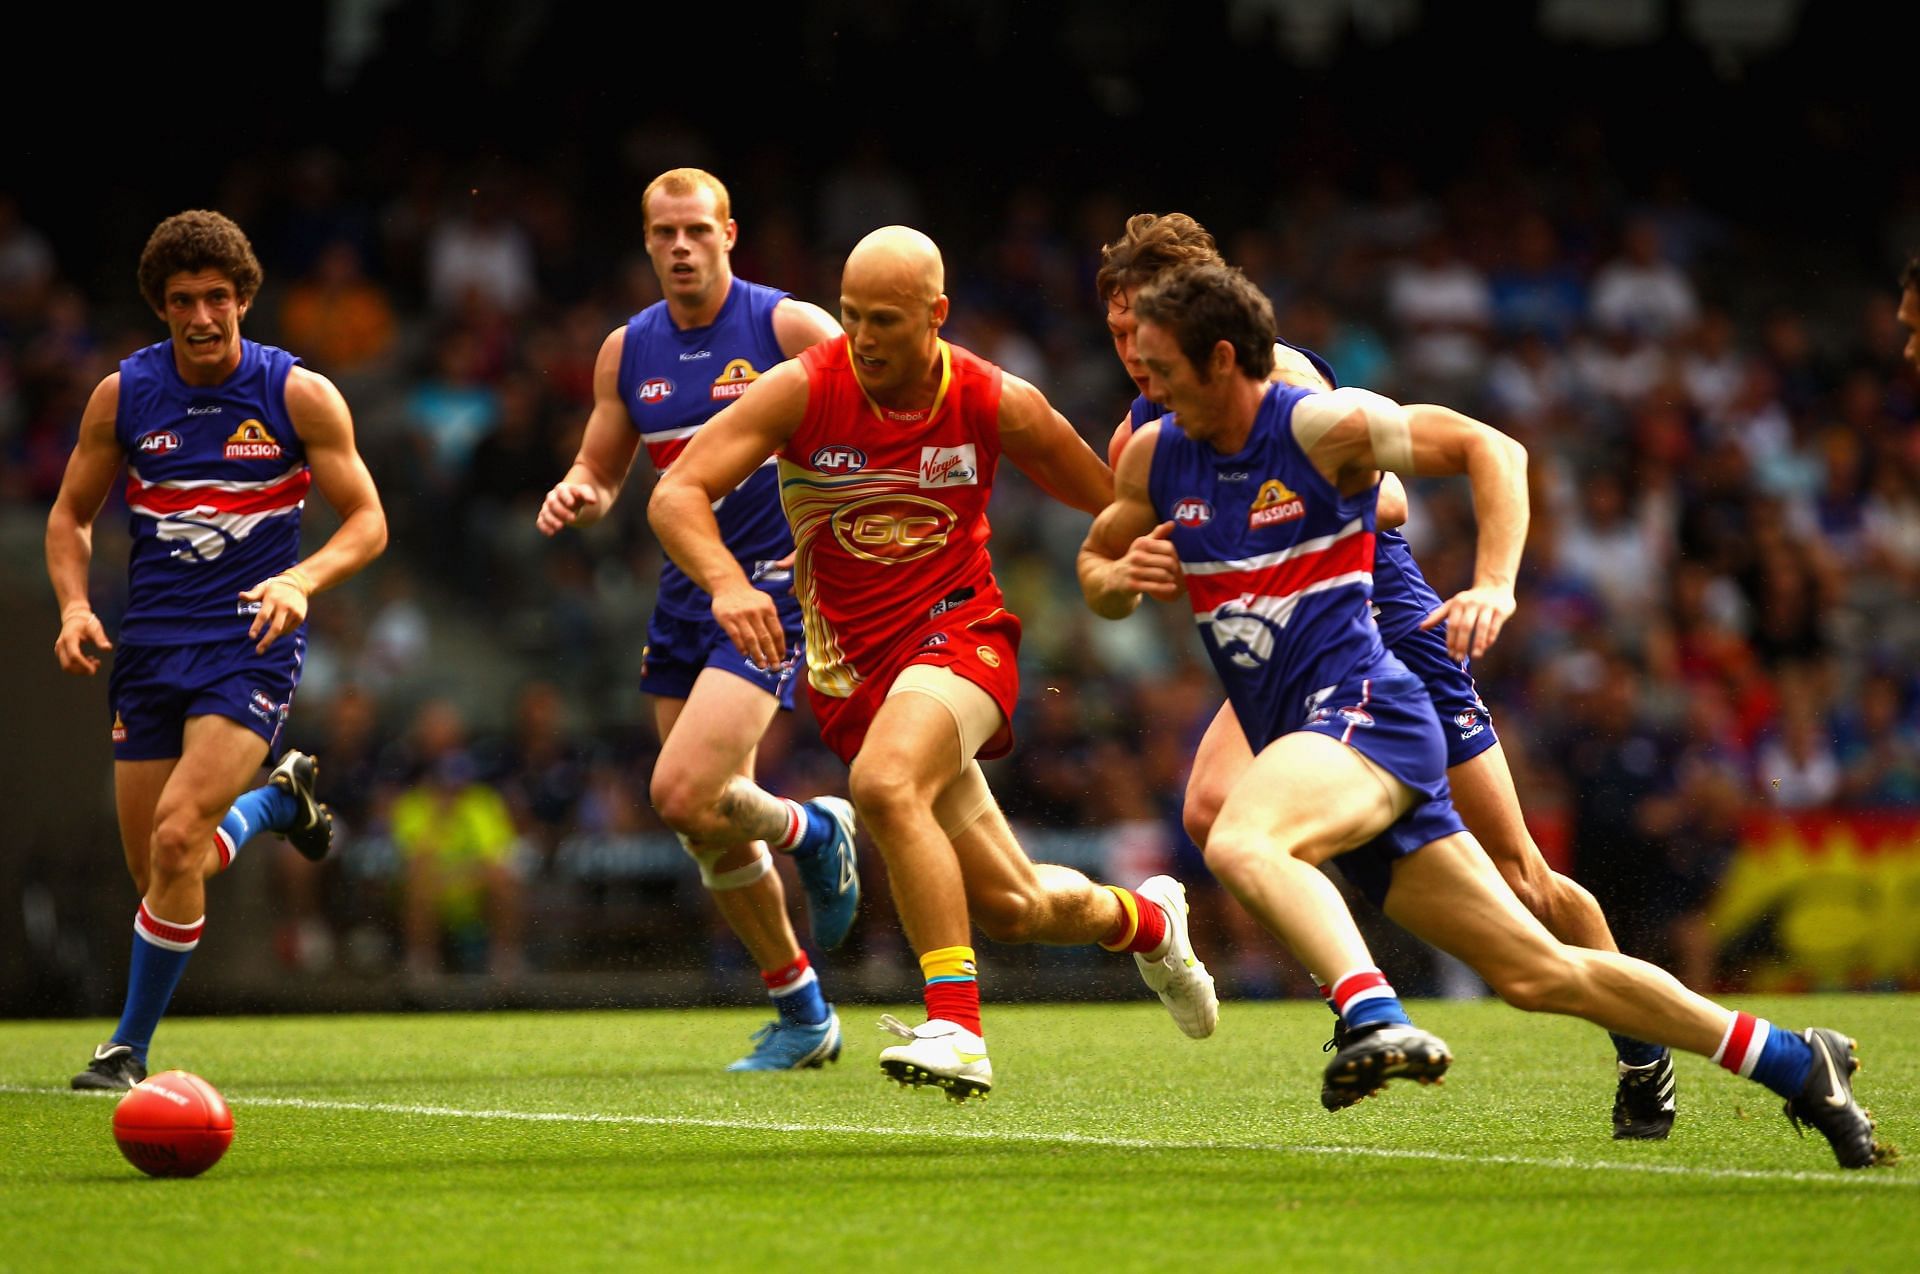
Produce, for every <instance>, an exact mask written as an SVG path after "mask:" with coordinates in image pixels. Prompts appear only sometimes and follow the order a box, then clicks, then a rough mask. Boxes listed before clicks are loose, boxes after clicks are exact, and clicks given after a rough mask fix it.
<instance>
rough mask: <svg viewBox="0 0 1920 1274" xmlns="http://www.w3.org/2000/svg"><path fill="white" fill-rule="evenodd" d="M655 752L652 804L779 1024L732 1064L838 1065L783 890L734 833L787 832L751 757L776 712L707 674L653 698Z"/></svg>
mask: <svg viewBox="0 0 1920 1274" xmlns="http://www.w3.org/2000/svg"><path fill="white" fill-rule="evenodd" d="M653 702H654V719H655V721H656V722H657V723H658V725H659V730H660V736H661V739H662V745H661V749H660V756H659V759H658V760H657V761H656V762H655V765H654V774H653V783H652V789H651V795H652V798H653V802H654V806H655V808H656V809H658V810H659V812H660V815H661V818H662V819H663V820H664V821H665V822H666V823H667V825H668V826H669V827H671V828H673V829H674V830H675V831H676V832H678V833H679V834H680V837H681V843H682V844H683V845H685V846H686V848H687V852H688V853H689V854H691V855H692V856H693V858H694V860H695V861H696V862H697V863H698V864H699V866H700V878H701V881H702V883H703V884H705V885H706V887H707V890H708V892H709V893H710V894H711V895H712V897H713V901H714V906H715V907H716V908H717V909H718V910H719V912H720V915H721V917H722V918H723V919H724V920H725V921H726V922H727V925H728V927H729V928H731V929H732V930H733V932H734V933H735V934H736V935H738V937H739V938H740V941H741V942H742V944H744V945H745V947H746V948H747V953H748V955H749V956H751V957H752V959H753V962H754V967H755V968H756V969H757V970H758V971H759V973H760V977H761V980H762V981H763V982H764V983H765V984H766V986H767V990H768V994H769V996H770V997H771V998H772V999H773V1002H774V1006H775V1008H776V1009H777V1010H778V1012H779V1017H778V1018H777V1019H776V1020H775V1021H774V1022H773V1023H772V1024H770V1025H769V1026H768V1027H767V1028H763V1030H762V1031H761V1032H760V1033H759V1034H758V1035H756V1036H755V1040H756V1047H755V1049H754V1050H753V1051H752V1052H751V1053H749V1054H748V1055H747V1056H746V1057H743V1058H740V1059H739V1060H738V1061H736V1062H734V1063H733V1068H734V1069H740V1070H792V1069H796V1068H800V1067H815V1066H819V1065H820V1064H821V1063H822V1062H824V1061H829V1060H832V1059H833V1058H836V1057H838V1056H839V1050H840V1026H839V1020H838V1018H837V1016H836V1015H835V1014H834V1012H833V1006H832V1005H830V1004H828V1003H827V1002H826V1000H825V999H824V998H823V997H822V995H821V992H820V987H819V975H818V974H817V973H816V972H814V970H813V969H812V967H811V965H810V963H809V961H808V959H807V955H806V953H805V952H804V951H802V950H801V948H800V943H799V940H798V939H797V938H796V937H795V935H794V931H793V925H792V923H791V922H790V921H789V919H788V917H787V902H786V891H785V889H784V887H783V886H782V885H781V883H780V875H779V873H778V872H776V871H774V870H773V862H772V859H771V858H770V857H769V856H768V852H767V845H766V841H765V838H764V837H753V838H747V839H739V838H738V837H739V832H738V830H737V825H738V823H739V822H741V821H743V820H742V818H741V813H742V811H743V810H744V811H746V817H745V820H744V821H746V822H747V823H748V824H749V825H750V826H752V825H755V819H756V814H755V813H754V811H755V810H756V809H757V810H759V811H760V814H761V815H771V816H772V817H771V818H770V819H769V818H765V817H762V818H760V825H764V824H766V823H768V822H772V821H777V823H778V827H779V831H778V832H776V833H775V834H776V835H779V834H783V833H785V832H786V831H787V830H788V828H789V827H790V825H791V822H792V816H791V813H790V810H791V806H790V804H789V803H788V802H785V801H782V800H780V798H778V797H775V796H773V795H772V794H771V793H769V792H767V791H766V790H765V789H763V788H761V787H760V786H759V785H758V784H757V783H755V782H754V781H753V766H754V756H755V752H756V750H757V748H758V746H759V742H760V737H761V736H762V735H763V734H765V733H766V729H767V726H768V724H769V723H770V722H771V721H772V719H773V714H774V712H776V711H777V710H778V703H777V701H776V700H775V699H774V697H773V696H772V695H770V694H768V693H767V692H766V691H765V690H763V689H761V688H760V687H758V686H755V685H753V684H751V683H750V682H747V681H745V680H743V679H741V678H739V677H736V676H734V675H733V674H731V673H728V672H725V671H722V670H718V669H708V670H707V671H705V672H703V673H701V674H700V676H699V677H697V678H695V680H694V684H693V689H692V692H691V693H690V694H689V696H688V697H687V698H686V699H685V700H680V699H667V698H659V697H656V698H655V699H654V701H653Z"/></svg>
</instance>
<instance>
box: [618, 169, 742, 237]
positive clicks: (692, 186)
mask: <svg viewBox="0 0 1920 1274" xmlns="http://www.w3.org/2000/svg"><path fill="white" fill-rule="evenodd" d="M703 186H704V187H705V188H706V189H708V190H711V191H712V192H713V215H714V218H715V219H716V220H717V221H719V222H720V224H721V225H723V226H724V225H725V224H726V223H727V222H728V221H729V220H730V219H731V218H732V217H733V200H732V199H731V198H730V197H729V196H728V195H727V188H726V187H725V186H724V185H722V184H721V182H720V179H719V178H718V177H716V176H714V175H713V174H712V173H710V172H708V171H707V170H706V169H704V168H669V169H668V170H667V171H666V172H663V173H661V174H660V175H659V176H658V177H655V178H654V179H653V180H652V181H650V182H648V183H647V189H646V192H645V193H644V194H642V195H641V196H640V221H641V224H642V225H643V226H644V225H646V224H648V222H649V219H650V218H651V217H652V216H653V211H652V209H653V196H654V192H655V191H664V192H666V193H667V194H669V195H673V196H674V197H676V198H684V197H685V196H687V195H690V194H692V193H693V192H694V191H696V190H698V189H700V188H701V187H703Z"/></svg>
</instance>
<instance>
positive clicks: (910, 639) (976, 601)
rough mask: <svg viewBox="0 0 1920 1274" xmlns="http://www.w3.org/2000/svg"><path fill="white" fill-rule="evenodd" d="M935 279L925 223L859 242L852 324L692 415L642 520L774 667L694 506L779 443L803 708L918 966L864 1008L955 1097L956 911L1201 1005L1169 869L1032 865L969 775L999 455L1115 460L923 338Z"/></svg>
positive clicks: (907, 1078) (940, 280) (1006, 715)
mask: <svg viewBox="0 0 1920 1274" xmlns="http://www.w3.org/2000/svg"><path fill="white" fill-rule="evenodd" d="M943 286H944V270H943V267H942V265H941V261H940V252H939V249H938V248H936V247H935V246H934V244H933V241H932V240H930V239H928V238H927V237H926V236H925V235H923V234H921V233H920V232H919V231H917V230H910V229H908V228H906V227H904V226H889V227H886V228H884V229H881V230H876V231H874V232H873V233H872V234H870V235H868V236H867V237H866V238H865V239H863V240H861V241H860V243H859V244H858V245H857V246H856V247H855V248H854V250H853V253H852V255H850V256H849V257H848V258H847V265H846V271H845V274H844V276H843V278H842V284H841V297H840V310H841V325H842V326H843V327H844V328H845V329H846V332H847V336H846V338H844V339H842V340H838V341H828V342H825V343H823V344H820V345H817V346H815V347H814V348H813V349H811V350H809V351H807V352H806V353H805V354H803V355H801V356H800V357H799V358H797V359H793V360H790V361H788V362H785V363H782V364H781V365H780V366H778V367H776V368H774V369H773V370H772V371H771V372H768V373H767V374H766V375H764V376H762V377H761V378H760V379H759V380H757V381H755V382H754V383H753V385H752V387H751V388H750V389H748V391H747V392H746V394H744V395H743V396H742V397H741V398H740V400H739V401H738V402H737V403H735V404H734V405H733V406H731V407H728V408H727V409H726V410H725V411H723V412H721V413H720V414H719V415H717V416H715V417H714V418H713V419H712V420H711V421H709V422H708V423H707V425H706V427H705V428H703V429H702V430H701V431H700V432H699V433H698V434H697V435H695V436H694V439H693V441H692V442H691V443H690V444H689V445H688V447H687V449H686V451H684V452H682V453H681V455H680V458H679V460H678V462H677V463H675V465H674V466H673V468H672V469H670V470H668V471H667V473H666V475H665V476H663V477H662V479H661V481H660V484H659V486H657V487H656V488H655V490H654V494H653V500H652V503H651V505H650V506H649V508H648V517H649V519H650V520H651V521H652V523H653V529H654V533H655V534H656V535H657V536H658V537H659V539H660V543H661V545H662V547H663V548H665V550H666V551H667V553H668V554H669V555H670V556H671V557H672V558H673V560H674V561H675V562H676V563H678V564H679V566H680V567H681V569H682V570H684V571H686V573H687V574H688V575H689V576H690V577H691V578H693V579H694V580H695V581H696V582H697V583H698V584H699V585H700V586H701V587H702V588H704V589H706V590H707V591H708V592H709V593H710V594H711V595H712V596H713V614H714V618H715V619H716V620H717V621H718V622H719V623H720V625H721V626H722V627H723V628H724V629H725V630H726V631H727V634H728V636H729V637H731V638H732V639H733V641H734V642H735V644H736V645H738V646H739V648H740V649H741V650H742V651H743V652H745V653H746V654H747V655H749V656H750V657H751V658H753V659H755V660H756V661H760V662H766V663H772V662H777V661H778V660H780V659H781V658H783V657H784V654H785V642H784V640H783V637H782V634H781V629H780V622H779V616H778V614H777V612H776V611H775V609H774V608H773V606H772V605H771V604H770V603H769V602H768V601H767V598H766V596H765V594H763V593H761V592H759V591H758V590H756V589H754V588H753V587H752V586H751V584H750V583H749V581H748V580H747V579H746V578H745V576H744V575H743V574H742V572H741V571H740V567H739V564H738V563H737V562H735V561H734V559H733V557H732V555H731V554H729V553H728V552H727V551H726V549H725V547H724V545H723V544H722V543H721V540H720V535H719V531H718V527H717V525H716V523H715V521H714V517H713V514H712V504H713V502H714V501H715V500H716V499H718V498H719V497H721V496H722V495H724V494H725V493H726V492H728V491H730V490H732V489H733V487H734V486H736V485H738V484H739V482H740V481H741V479H742V478H744V477H745V476H746V474H748V473H749V472H751V471H752V470H753V468H754V467H755V466H756V465H758V464H760V463H761V462H762V461H763V460H764V459H765V458H766V457H767V456H768V455H769V454H773V455H777V456H778V457H779V462H780V489H781V501H782V503H783V505H784V506H785V509H786V513H787V520H788V521H789V522H790V523H791V524H792V526H793V538H794V548H795V554H796V558H795V563H794V593H795V594H796V595H797V596H798V597H799V598H800V603H801V608H802V612H803V614H804V618H805V625H806V638H807V640H806V649H807V665H808V666H807V686H808V691H809V694H810V696H811V698H812V702H813V708H814V713H815V715H816V716H817V717H818V718H819V720H820V726H821V735H822V737H823V738H824V739H825V740H826V742H827V744H828V746H829V747H831V748H833V750H834V751H835V752H836V753H837V754H838V755H839V756H840V758H841V759H842V760H844V761H846V762H847V763H848V765H849V766H850V767H851V773H850V775H849V779H848V786H849V790H850V792H851V794H852V796H853V802H854V805H855V807H856V808H857V809H858V811H859V815H860V818H861V820H862V821H863V822H864V823H865V825H866V827H867V828H868V830H869V831H870V832H871V834H872V836H873V839H874V842H875V844H876V845H877V846H878V847H879V849H880V853H881V855H882V857H884V858H885V859H886V863H887V870H888V875H889V877H890V878H891V881H892V885H893V893H894V901H895V904H896V906H897V908H898V910H899V913H900V920H901V923H902V925H903V926H904V927H905V928H906V932H907V938H908V941H910V942H911V943H912V944H913V948H914V951H915V952H916V953H917V954H918V956H919V958H920V967H921V971H922V973H923V974H924V976H925V978H926V993H925V994H926V1006H927V1021H926V1022H925V1023H923V1024H922V1025H920V1026H918V1027H914V1028H909V1027H908V1026H907V1025H906V1024H905V1023H903V1022H900V1021H898V1020H897V1019H895V1018H892V1017H890V1016H889V1017H886V1018H883V1019H882V1025H883V1026H885V1027H886V1028H887V1029H889V1030H891V1031H893V1032H894V1033H895V1034H896V1035H898V1036H900V1037H901V1042H900V1043H898V1044H895V1045H893V1046H892V1047H890V1048H887V1049H885V1050H883V1051H882V1052H881V1054H880V1065H881V1069H882V1070H884V1071H885V1072H886V1073H887V1074H888V1075H890V1076H892V1077H893V1078H894V1079H896V1080H899V1081H900V1082H901V1083H903V1084H911V1085H915V1086H918V1085H922V1084H932V1085H935V1086H937V1087H940V1088H942V1089H944V1090H946V1092H947V1094H948V1095H949V1096H950V1097H953V1098H955V1099H956V1100H965V1099H966V1098H968V1097H971V1096H975V1095H982V1094H985V1093H986V1092H987V1091H988V1090H989V1089H991V1088H992V1086H993V1067H992V1063H990V1062H989V1061H988V1060H987V1048H986V1042H985V1040H984V1039H983V1038H982V1036H981V1025H980V994H979V985H978V982H977V980H976V966H975V959H974V952H973V948H972V946H971V942H972V929H971V924H972V922H975V921H977V922H978V923H979V925H980V928H981V930H982V931H983V932H984V933H986V934H987V936H989V937H991V938H994V939H995V940H997V941H1001V942H1044V943H1053V944H1061V945H1072V944H1079V943H1092V942H1098V943H1100V944H1101V945H1102V946H1104V947H1106V948H1107V949H1109V950H1112V951H1130V952H1132V953H1133V954H1134V956H1135V959H1136V961H1137V962H1138V964H1139V967H1140V970H1141V975H1142V977H1143V978H1144V979H1145V980H1146V982H1147V984H1148V985H1149V986H1150V987H1152V988H1153V989H1154V991H1155V992H1156V993H1157V994H1158V995H1159V996H1160V999H1161V1001H1162V1002H1163V1003H1164V1004H1165V1005H1166V1006H1167V1009H1168V1011H1169V1012H1170V1013H1171V1014H1172V1015H1173V1018H1174V1021H1175V1022H1176V1023H1177V1024H1178V1025H1179V1026H1180V1029H1181V1030H1182V1031H1184V1032H1186V1034H1188V1035H1190V1036H1193V1037H1194V1038H1201V1037H1204V1036H1206V1035H1209V1034H1211V1033H1212V1031H1213V1027H1214V1022H1215V1020H1216V1018H1217V1016H1218V1012H1219V1006H1218V1001H1217V1000H1216V999H1215V997H1214V990H1213V979H1212V978H1211V977H1210V976H1209V975H1208V974H1207V971H1206V967H1205V966H1204V965H1202V964H1201V963H1200V961H1199V960H1198V959H1197V958H1196V957H1195V956H1194V954H1193V948H1192V945H1191V943H1190V942H1189V940H1188V937H1187V926H1186V910H1187V907H1186V894H1185V891H1184V890H1183V889H1182V888H1181V886H1180V884H1179V883H1178V882H1177V881H1175V880H1173V879H1171V878H1170V877H1165V876H1156V877H1154V878H1153V879H1151V880H1149V881H1147V882H1145V883H1144V884H1142V885H1141V886H1140V888H1139V889H1138V890H1128V889H1121V888H1118V887H1116V886H1112V885H1109V886H1105V887H1102V886H1099V885H1095V884H1094V883H1093V882H1092V881H1090V880H1088V879H1087V878H1086V877H1085V876H1083V875H1081V874H1080V873H1079V872H1077V871H1074V870H1072V869H1070V868H1066V867H1059V866H1053V865H1049V864H1036V863H1034V862H1032V861H1030V860H1029V859H1028V858H1027V856H1026V853H1025V851H1023V850H1022V849H1021V848H1020V845H1019V842H1018V841H1016V840H1015V839H1014V836H1013V833H1012V831H1011V829H1009V828H1008V826H1007V822H1006V819H1005V818H1004V817H1003V816H1002V815H1001V813H1000V810H999V807H998V806H997V805H996V804H995V803H994V799H993V794H992V793H991V792H990V791H989V790H988V788H987V784H986V779H985V777H984V776H983V775H982V774H981V772H980V766H979V760H978V758H982V757H984V758H987V759H992V758H994V757H998V756H1004V755H1005V754H1006V753H1007V752H1008V751H1009V750H1010V749H1011V747H1012V744H1013V737H1012V728H1011V722H1012V717H1013V709H1014V703H1015V700H1016V698H1017V696H1018V693H1019V671H1018V654H1019V645H1020V621H1019V619H1018V618H1017V617H1016V616H1014V615H1013V614H1012V613H1011V612H1010V611H1008V610H1007V609H1006V608H1005V606H1004V605H1003V599H1002V597H1001V594H1000V587H999V585H998V583H996V582H995V580H994V577H993V563H992V560H991V559H990V558H989V557H988V554H987V539H988V535H989V528H988V525H987V516H986V509H987V500H988V497H989V495H990V494H991V492H992V486H993V478H994V473H995V471H996V469H997V467H998V465H999V462H1000V459H1001V457H1002V456H1003V455H1004V456H1005V457H1006V458H1007V459H1009V460H1011V461H1012V462H1013V463H1014V464H1016V465H1018V466H1019V467H1020V468H1021V470H1022V471H1024V472H1025V473H1026V474H1027V475H1028V476H1029V477H1031V478H1032V479H1033V480H1034V481H1035V482H1036V483H1038V484H1039V486H1040V487H1041V489H1042V490H1044V491H1046V492H1047V493H1048V494H1049V495H1051V496H1053V497H1054V498H1055V499H1057V500H1060V501H1061V502H1063V503H1065V504H1069V505H1072V506H1073V507H1074V508H1077V509H1081V510H1084V511H1085V512H1087V513H1089V514H1091V513H1095V512H1097V511H1099V510H1100V509H1101V508H1103V507H1104V506H1105V504H1106V502H1107V501H1108V500H1109V499H1111V495H1112V490H1113V475H1112V473H1111V472H1110V471H1109V470H1108V469H1107V467H1106V466H1105V465H1104V464H1102V463H1101V462H1100V459H1099V457H1098V456H1096V455H1094V453H1093V451H1092V450H1091V449H1090V448H1089V447H1088V446H1087V445H1086V443H1085V442H1084V441H1082V440H1081V438H1080V436H1079V435H1078V434H1077V433H1075V432H1074V429H1073V426H1071V425H1070V424H1068V423H1067V421H1066V420H1065V419H1064V418H1063V417H1061V415H1060V414H1059V413H1058V412H1056V411H1054V410H1053V408H1052V406H1050V405H1049V404H1048V402H1047V400H1046V398H1045V397H1044V396H1042V395H1041V393H1040V391H1039V390H1037V389H1035V388H1034V387H1033V386H1032V385H1029V384H1027V383H1026V382H1025V381H1022V380H1020V379H1019V378H1017V377H1013V376H1008V375H1006V374H1004V373H1003V372H1002V371H1001V370H1000V369H999V368H998V367H995V366H994V365H993V364H992V363H989V362H987V361H985V360H984V359H981V358H978V357H976V356H975V355H973V354H970V353H968V352H967V351H966V350H963V349H957V348H955V347H953V346H951V345H949V344H947V343H946V342H945V341H943V340H941V339H940V326H941V324H942V323H944V322H945V320H946V316H947V298H946V297H945V296H944V295H943V294H942V289H943Z"/></svg>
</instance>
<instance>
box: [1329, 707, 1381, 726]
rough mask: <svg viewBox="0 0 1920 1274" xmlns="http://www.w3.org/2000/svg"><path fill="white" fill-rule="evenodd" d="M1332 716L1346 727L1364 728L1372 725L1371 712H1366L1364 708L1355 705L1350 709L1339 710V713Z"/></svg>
mask: <svg viewBox="0 0 1920 1274" xmlns="http://www.w3.org/2000/svg"><path fill="white" fill-rule="evenodd" d="M1334 715H1336V716H1338V717H1339V718H1340V719H1341V720H1342V721H1344V722H1346V723H1347V724H1348V725H1363V726H1364V725H1372V724H1373V714H1372V713H1371V712H1368V711H1367V710H1366V709H1365V708H1363V707H1361V706H1360V705H1359V704H1357V703H1356V704H1354V705H1353V706H1352V707H1348V708H1342V709H1340V711H1339V712H1337V713H1335V714H1334Z"/></svg>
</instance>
